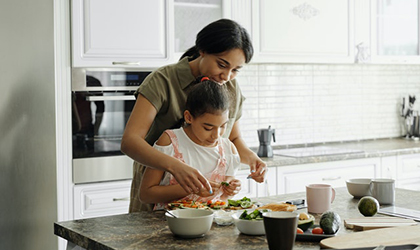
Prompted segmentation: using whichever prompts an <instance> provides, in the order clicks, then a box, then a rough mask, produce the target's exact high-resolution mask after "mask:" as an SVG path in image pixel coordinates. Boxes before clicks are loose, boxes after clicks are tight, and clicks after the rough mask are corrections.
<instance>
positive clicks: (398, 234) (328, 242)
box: [320, 225, 420, 248]
mask: <svg viewBox="0 0 420 250" xmlns="http://www.w3.org/2000/svg"><path fill="white" fill-rule="evenodd" d="M406 244H416V245H420V226H419V225H417V226H403V227H392V228H381V229H375V230H368V231H361V232H352V233H348V234H343V235H338V236H335V237H330V238H327V239H323V240H321V242H320V245H321V248H362V247H376V246H379V245H383V246H394V245H406Z"/></svg>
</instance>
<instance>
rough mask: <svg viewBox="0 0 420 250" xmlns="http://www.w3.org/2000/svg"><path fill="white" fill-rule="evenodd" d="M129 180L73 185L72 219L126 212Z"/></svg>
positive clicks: (128, 199) (129, 186) (128, 200)
mask: <svg viewBox="0 0 420 250" xmlns="http://www.w3.org/2000/svg"><path fill="white" fill-rule="evenodd" d="M130 190H131V180H127V181H113V182H101V183H94V184H80V185H74V190H73V191H74V219H85V218H93V217H100V216H108V215H115V214H124V213H128V207H129V204H130Z"/></svg>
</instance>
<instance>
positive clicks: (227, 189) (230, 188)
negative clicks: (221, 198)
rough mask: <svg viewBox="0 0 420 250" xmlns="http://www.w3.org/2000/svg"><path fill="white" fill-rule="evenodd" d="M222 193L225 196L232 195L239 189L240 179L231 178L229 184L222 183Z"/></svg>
mask: <svg viewBox="0 0 420 250" xmlns="http://www.w3.org/2000/svg"><path fill="white" fill-rule="evenodd" d="M222 189H223V193H224V195H226V196H234V195H236V194H237V193H239V191H241V181H240V180H238V179H232V180H231V181H229V185H222Z"/></svg>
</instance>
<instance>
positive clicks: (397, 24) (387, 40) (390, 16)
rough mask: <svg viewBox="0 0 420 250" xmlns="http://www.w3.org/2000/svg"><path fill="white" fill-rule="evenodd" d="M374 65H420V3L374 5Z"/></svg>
mask: <svg viewBox="0 0 420 250" xmlns="http://www.w3.org/2000/svg"><path fill="white" fill-rule="evenodd" d="M371 3H372V4H371V22H372V32H371V42H372V43H371V44H372V62H373V63H420V51H419V45H420V43H419V1H418V0H405V1H398V0H375V1H372V2H371Z"/></svg>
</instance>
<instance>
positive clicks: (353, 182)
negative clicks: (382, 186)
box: [346, 178, 372, 198]
mask: <svg viewBox="0 0 420 250" xmlns="http://www.w3.org/2000/svg"><path fill="white" fill-rule="evenodd" d="M371 181H372V179H370V178H354V179H348V180H346V186H347V191H348V192H349V193H350V194H351V195H353V196H354V198H362V197H363V196H367V195H371V194H370V190H369V187H370V182H371Z"/></svg>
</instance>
